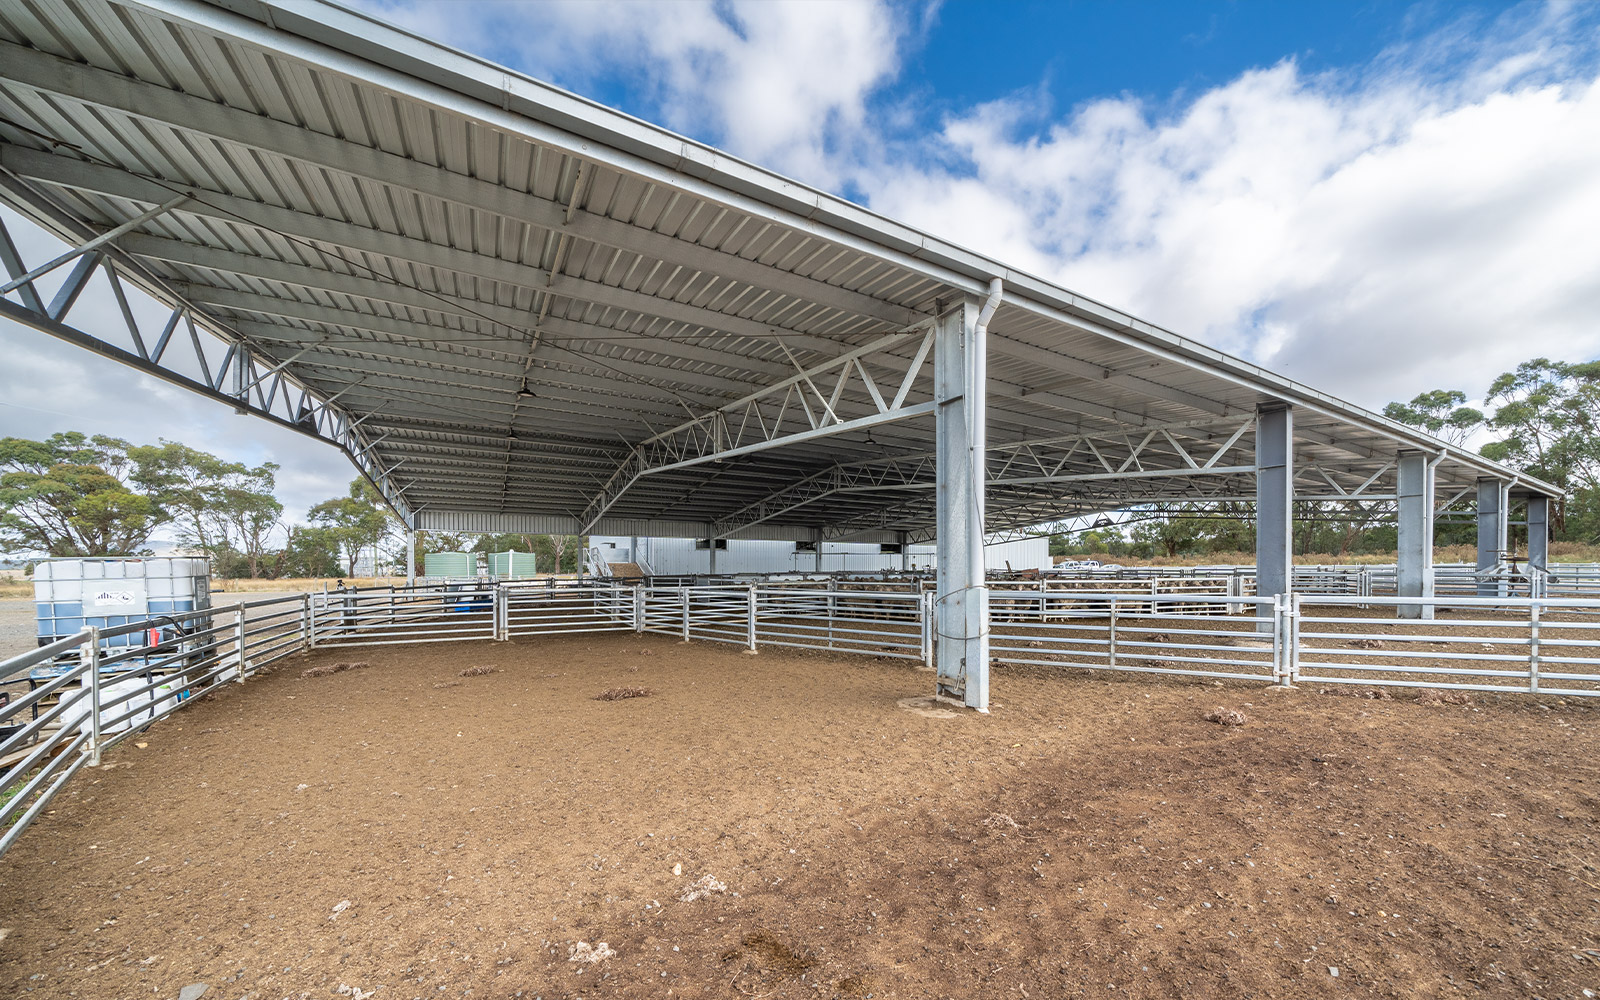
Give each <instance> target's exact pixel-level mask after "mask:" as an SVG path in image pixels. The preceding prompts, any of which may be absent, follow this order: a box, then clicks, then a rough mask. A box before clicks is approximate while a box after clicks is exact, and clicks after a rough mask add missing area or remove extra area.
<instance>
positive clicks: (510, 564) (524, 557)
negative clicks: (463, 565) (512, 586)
mask: <svg viewBox="0 0 1600 1000" xmlns="http://www.w3.org/2000/svg"><path fill="white" fill-rule="evenodd" d="M534 572H535V563H534V559H533V553H532V552H491V553H489V575H490V576H497V577H500V578H501V579H504V580H514V579H517V578H518V577H529V576H533V574H534Z"/></svg>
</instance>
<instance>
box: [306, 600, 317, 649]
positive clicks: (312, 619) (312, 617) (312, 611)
mask: <svg viewBox="0 0 1600 1000" xmlns="http://www.w3.org/2000/svg"><path fill="white" fill-rule="evenodd" d="M316 648H317V595H315V594H307V595H306V651H307V652H310V651H311V650H314V649H316Z"/></svg>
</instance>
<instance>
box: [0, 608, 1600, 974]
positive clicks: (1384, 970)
mask: <svg viewBox="0 0 1600 1000" xmlns="http://www.w3.org/2000/svg"><path fill="white" fill-rule="evenodd" d="M350 660H361V661H366V662H368V663H370V666H369V667H368V668H366V669H356V670H346V671H343V672H338V673H332V674H330V675H327V676H318V677H311V678H307V677H304V676H302V674H303V671H304V670H306V669H307V668H309V667H311V666H313V665H321V666H327V665H331V664H333V663H335V662H339V661H350ZM474 666H487V667H495V668H499V669H498V672H491V673H483V674H480V675H478V676H470V677H463V676H459V675H460V672H461V671H462V670H463V669H465V668H469V667H474ZM625 687H641V688H645V689H648V690H649V691H650V692H651V694H650V695H649V696H647V697H636V698H625V699H618V700H609V701H607V700H597V699H596V695H599V694H601V693H602V692H605V691H608V690H612V689H618V688H625ZM929 687H930V675H928V674H927V673H923V672H919V671H916V670H915V669H913V668H912V667H911V666H909V665H906V664H904V663H898V662H895V663H891V662H886V661H878V660H874V659H870V658H865V657H856V658H827V657H823V656H820V655H807V654H800V653H784V652H780V651H773V650H768V651H763V652H762V653H760V654H759V655H755V656H750V655H745V654H743V653H741V652H740V651H739V650H738V649H737V648H736V647H732V646H722V645H717V644H711V643H695V644H692V645H679V644H678V643H677V642H675V641H674V640H673V639H671V638H668V637H664V636H643V637H641V636H633V635H622V636H574V637H561V638H553V639H544V640H539V641H533V640H522V641H518V642H516V643H511V644H496V643H488V642H473V643H458V644H452V645H439V646H431V647H422V646H396V647H374V648H368V649H359V650H342V651H332V650H330V651H322V652H319V653H317V654H314V655H313V656H310V657H303V658H302V657H296V658H292V659H289V660H286V661H283V663H282V664H281V665H280V666H279V667H278V668H277V669H276V670H275V671H274V672H273V673H272V674H271V675H270V676H266V677H264V678H262V679H260V680H259V681H252V682H251V683H250V684H248V685H245V686H244V687H242V688H237V689H230V690H229V691H227V692H226V693H225V694H223V695H220V696H214V698H213V700H211V701H210V702H209V703H204V704H198V705H196V706H194V707H193V708H191V709H189V710H187V711H185V712H182V713H180V714H179V715H178V716H176V717H175V718H174V719H172V720H170V721H167V722H164V723H161V724H158V725H157V726H156V727H154V728H152V729H151V730H150V731H149V732H148V733H147V734H145V735H144V736H141V737H140V738H139V741H138V743H125V744H123V746H122V747H120V748H118V749H117V750H116V751H114V752H113V753H111V754H109V755H108V762H107V764H106V765H105V766H104V767H103V768H102V769H100V770H99V771H94V772H91V771H85V772H83V773H82V774H81V775H80V776H79V777H78V778H77V779H75V784H74V785H72V786H71V787H70V789H69V790H68V791H67V792H64V793H63V794H62V796H61V797H60V798H59V799H58V800H57V802H56V803H55V810H54V812H52V813H51V814H49V815H47V816H45V817H43V818H42V819H41V821H40V822H39V823H38V824H36V825H35V826H34V827H33V828H32V829H30V830H29V831H28V832H27V833H26V834H25V835H24V836H23V838H22V840H21V841H20V842H19V844H18V846H17V847H16V848H15V849H14V850H13V851H12V853H11V854H10V855H8V856H7V857H6V858H5V859H4V860H3V861H0V926H3V927H4V928H5V929H6V936H5V937H4V939H3V940H0V995H4V996H23V995H32V996H41V997H46V996H47V997H86V998H88V997H107V998H110V997H116V998H132V997H139V996H151V997H159V998H163V1000H165V998H171V997H176V996H177V994H178V992H179V990H180V989H181V988H182V987H184V986H186V985H188V984H192V983H206V984H208V985H209V986H210V992H208V993H207V994H206V996H207V998H213V997H215V998H221V1000H238V998H239V997H241V996H249V997H251V998H255V1000H267V998H271V1000H275V998H280V997H308V998H309V997H318V998H335V997H339V996H341V995H342V996H358V997H365V996H366V995H367V991H369V990H372V991H376V992H375V993H374V994H373V997H374V1000H389V998H413V997H439V996H449V997H462V996H472V997H496V998H515V997H524V998H529V1000H532V998H535V997H539V998H556V997H576V996H595V997H600V996H618V997H706V998H710V997H729V998H738V997H741V996H745V997H773V998H785V997H867V996H874V997H962V998H965V997H980V996H982V997H1002V996H1011V997H1018V998H1026V1000H1032V998H1038V997H1066V996H1080V995H1082V996H1113V997H1120V996H1126V997H1179V996H1182V997H1311V996H1316V997H1327V996H1335V997H1337V996H1392V997H1414V996H1423V997H1436V996H1455V995H1473V996H1479V995H1486V996H1492V997H1536V996H1537V997H1549V998H1557V997H1561V998H1566V997H1574V998H1578V997H1583V996H1585V995H1586V994H1585V993H1584V991H1585V990H1591V989H1592V990H1597V991H1600V939H1597V938H1600V871H1597V870H1596V868H1597V866H1600V849H1597V841H1596V838H1597V835H1600V829H1597V818H1600V814H1597V793H1600V738H1597V730H1600V717H1597V715H1596V712H1595V710H1594V708H1593V707H1591V706H1589V705H1588V704H1564V703H1561V702H1559V701H1557V700H1555V699H1544V700H1543V701H1535V700H1530V699H1525V698H1524V699H1512V698H1505V699H1503V700H1501V699H1498V698H1491V700H1489V701H1488V702H1484V701H1483V700H1482V699H1481V698H1480V699H1479V700H1478V701H1477V702H1476V703H1474V704H1468V705H1456V704H1435V705H1424V704H1419V703H1417V702H1415V701H1411V700H1400V701H1392V700H1373V699H1365V698H1357V697H1330V696H1324V695H1319V694H1317V693H1316V692H1315V691H1309V690H1302V691H1299V692H1290V693H1269V692H1267V691H1265V690H1264V689H1262V688H1261V687H1260V686H1253V685H1239V686H1227V687H1219V686H1214V685H1213V684H1212V683H1208V682H1199V681H1196V682H1185V681H1182V680H1175V679H1159V680H1157V679H1138V678H1136V679H1131V680H1130V679H1120V678H1117V679H1103V678H1101V677H1099V676H1096V675H1090V674H1082V673H1078V674H1072V675H1065V674H1063V673H1061V672H1060V671H1059V669H1056V670H1052V669H1050V668H1047V667H1005V666H1001V667H997V668H996V673H995V677H994V691H995V699H994V700H995V705H994V710H993V714H992V715H991V716H989V717H982V716H978V715H975V714H971V713H966V712H961V713H953V714H951V715H950V717H945V718H935V717H929V716H928V715H926V714H918V713H916V712H913V711H910V710H907V709H906V708H903V707H901V706H900V705H899V702H900V701H901V700H902V699H906V698H908V697H909V696H915V695H919V694H923V693H925V692H927V691H928V689H929ZM1217 706H1226V707H1229V708H1233V709H1237V710H1240V711H1242V712H1243V713H1244V714H1245V715H1246V716H1247V718H1248V721H1247V722H1246V723H1245V724H1244V725H1242V726H1237V727H1224V726H1220V725H1217V724H1213V723H1210V722H1207V721H1205V719H1204V716H1205V715H1206V714H1207V713H1208V712H1209V711H1210V710H1211V709H1213V708H1215V707H1217ZM935 714H943V713H935ZM141 744H142V745H141ZM707 880H709V881H707ZM697 889H698V890H700V891H701V892H702V893H703V895H700V896H699V898H695V896H696V890H697ZM580 942H581V943H582V947H579V943H580ZM600 942H605V945H606V947H605V948H603V949H602V948H600ZM596 949H598V950H599V952H600V953H604V952H607V951H609V952H610V953H611V957H609V958H606V959H603V960H601V961H598V962H594V963H588V962H583V961H572V960H571V956H573V954H574V952H575V951H576V953H577V954H578V955H579V956H580V957H581V956H582V955H583V954H585V953H589V954H591V955H592V954H593V953H594V952H595V950H596ZM341 991H342V992H341ZM354 991H359V992H354Z"/></svg>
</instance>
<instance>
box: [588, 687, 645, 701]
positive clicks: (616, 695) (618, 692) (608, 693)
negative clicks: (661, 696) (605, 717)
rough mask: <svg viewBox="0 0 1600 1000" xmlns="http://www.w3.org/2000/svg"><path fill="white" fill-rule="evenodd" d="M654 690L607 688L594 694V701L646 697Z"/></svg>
mask: <svg viewBox="0 0 1600 1000" xmlns="http://www.w3.org/2000/svg"><path fill="white" fill-rule="evenodd" d="M654 693H655V692H653V691H651V690H650V689H649V688H643V687H615V688H607V689H606V690H604V691H601V692H600V693H599V694H597V695H595V696H594V700H595V701H621V700H623V699H624V698H648V697H650V695H652V694H654Z"/></svg>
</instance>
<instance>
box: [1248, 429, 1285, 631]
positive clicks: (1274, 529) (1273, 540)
mask: <svg viewBox="0 0 1600 1000" xmlns="http://www.w3.org/2000/svg"><path fill="white" fill-rule="evenodd" d="M1293 514H1294V411H1293V410H1291V409H1290V408H1289V406H1288V405H1287V404H1285V403H1264V404H1262V405H1261V406H1258V407H1257V408H1256V596H1257V597H1260V598H1263V599H1274V598H1276V597H1277V596H1278V595H1279V594H1287V593H1288V592H1289V590H1290V586H1291V584H1292V582H1293V580H1294V545H1293V541H1294V536H1293V532H1294V517H1293ZM1257 613H1258V615H1259V614H1261V612H1259V611H1258V612H1257ZM1263 617H1266V616H1265V615H1263ZM1257 628H1258V629H1259V630H1260V631H1263V632H1269V631H1271V629H1272V624H1271V623H1270V622H1262V623H1260V624H1259V625H1258V626H1257Z"/></svg>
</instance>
